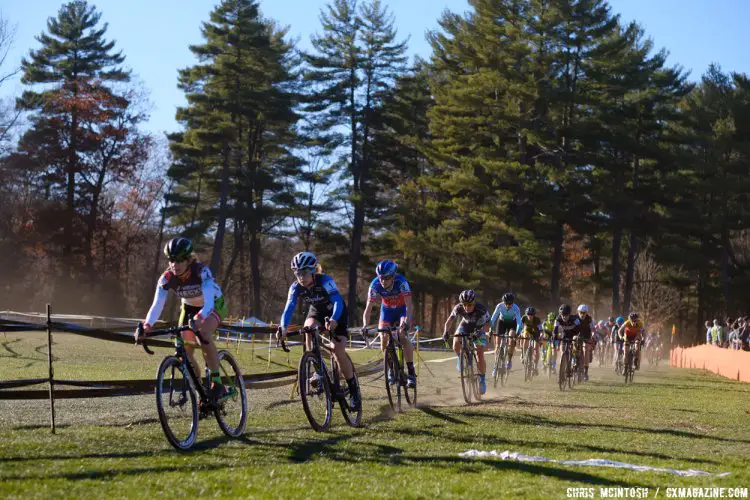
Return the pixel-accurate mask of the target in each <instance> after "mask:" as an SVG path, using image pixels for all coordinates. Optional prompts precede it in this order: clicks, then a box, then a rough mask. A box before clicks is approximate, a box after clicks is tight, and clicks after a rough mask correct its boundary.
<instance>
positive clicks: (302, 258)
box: [292, 252, 318, 271]
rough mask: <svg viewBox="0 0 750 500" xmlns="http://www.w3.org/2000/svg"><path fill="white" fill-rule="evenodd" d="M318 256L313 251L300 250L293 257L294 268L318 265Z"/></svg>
mask: <svg viewBox="0 0 750 500" xmlns="http://www.w3.org/2000/svg"><path fill="white" fill-rule="evenodd" d="M317 265H318V258H317V257H315V254H314V253H312V252H300V253H298V254H297V255H295V256H294V257H293V258H292V270H294V271H296V270H298V269H303V268H305V267H316V266H317Z"/></svg>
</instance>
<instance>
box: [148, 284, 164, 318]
mask: <svg viewBox="0 0 750 500" xmlns="http://www.w3.org/2000/svg"><path fill="white" fill-rule="evenodd" d="M168 295H169V291H168V290H166V289H164V288H162V286H161V284H159V285H157V286H156V292H155V293H154V301H153V302H152V303H151V308H150V309H149V310H148V314H146V321H145V324H146V325H148V326H153V324H154V323H156V322H157V321H159V316H161V312H162V311H163V310H164V304H166V303H167V296H168Z"/></svg>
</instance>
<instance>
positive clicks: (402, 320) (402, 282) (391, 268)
mask: <svg viewBox="0 0 750 500" xmlns="http://www.w3.org/2000/svg"><path fill="white" fill-rule="evenodd" d="M397 271H398V265H397V264H396V263H395V262H393V261H392V260H383V261H380V262H379V263H378V265H377V266H376V267H375V274H377V277H376V278H375V279H373V280H372V282H371V283H370V289H369V290H368V292H367V305H366V306H365V311H364V313H363V314H362V330H363V331H366V330H367V322H368V320H369V319H370V311H372V306H373V305H374V304H376V303H378V302H380V304H381V305H380V321H379V322H378V328H387V327H389V326H391V325H394V324H396V323H398V325H399V332H398V335H399V339H400V340H401V345H403V347H404V359H405V361H406V368H407V370H408V372H409V375H408V386H409V387H416V385H417V373H416V372H415V371H414V348H413V347H412V345H411V342H409V339H408V338H407V337H406V332H407V331H408V330H409V323H410V321H411V318H412V314H413V312H412V311H413V307H412V302H411V289H410V288H409V283H408V282H407V281H406V278H404V277H403V276H402V275H400V274H396V272H397ZM380 341H381V342H380V345H381V348H382V349H385V347H386V346H385V343H384V342H383V336H382V335H381V336H380ZM388 376H389V378H390V379H391V380H389V382H390V383H392V382H393V380H392V379H393V378H394V377H395V376H396V375H395V374H390V373H389V374H388Z"/></svg>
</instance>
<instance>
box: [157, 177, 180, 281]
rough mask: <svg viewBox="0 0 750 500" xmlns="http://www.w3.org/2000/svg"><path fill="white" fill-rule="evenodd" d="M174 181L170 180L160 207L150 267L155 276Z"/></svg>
mask: <svg viewBox="0 0 750 500" xmlns="http://www.w3.org/2000/svg"><path fill="white" fill-rule="evenodd" d="M173 185H174V181H170V182H169V185H168V186H167V190H166V192H165V193H164V206H163V207H162V209H161V218H160V219H159V237H158V238H157V241H156V251H155V252H154V265H153V266H152V268H151V276H156V275H157V273H158V272H159V259H160V258H161V244H162V243H163V242H164V224H165V222H166V220H167V207H168V206H169V198H168V197H169V194H170V193H171V192H172V186H173Z"/></svg>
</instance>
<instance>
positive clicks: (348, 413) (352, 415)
mask: <svg viewBox="0 0 750 500" xmlns="http://www.w3.org/2000/svg"><path fill="white" fill-rule="evenodd" d="M345 356H346V357H347V358H349V355H348V354H345ZM331 363H332V366H333V379H334V380H338V382H334V385H339V386H340V387H344V386H346V384H348V382H347V381H346V380H344V377H343V376H342V375H341V373H342V372H341V368H340V367H339V364H338V363H337V362H336V358H332V359H331ZM349 363H351V364H352V373H353V374H354V384H355V385H356V387H359V377H358V376H357V369H356V368H355V366H354V363H352V358H349ZM340 393H341V396H339V398H338V400H339V406H340V407H341V413H342V414H343V415H344V420H346V423H347V424H349V425H350V426H352V427H359V426H360V424H361V423H362V389H361V388H360V393H359V407H358V408H355V409H352V407H351V406H350V405H349V401H348V400H347V399H346V397H347V396H348V395H349V390H348V386H347V389H346V390H342V391H340Z"/></svg>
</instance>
